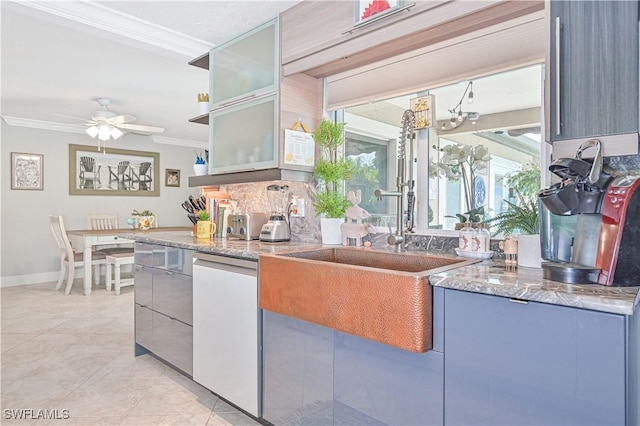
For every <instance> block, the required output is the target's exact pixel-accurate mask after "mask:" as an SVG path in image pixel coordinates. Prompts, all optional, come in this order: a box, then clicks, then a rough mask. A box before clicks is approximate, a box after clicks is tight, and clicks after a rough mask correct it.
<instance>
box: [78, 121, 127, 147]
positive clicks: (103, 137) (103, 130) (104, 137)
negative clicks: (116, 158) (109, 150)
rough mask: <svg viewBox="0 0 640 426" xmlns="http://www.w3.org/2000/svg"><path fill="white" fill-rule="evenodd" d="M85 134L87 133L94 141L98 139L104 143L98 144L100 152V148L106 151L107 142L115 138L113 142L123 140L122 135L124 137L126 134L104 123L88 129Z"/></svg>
mask: <svg viewBox="0 0 640 426" xmlns="http://www.w3.org/2000/svg"><path fill="white" fill-rule="evenodd" d="M85 132H87V134H88V135H89V136H91V137H92V138H94V139H96V138H98V140H99V141H102V142H104V143H102V144H101V143H99V142H98V151H100V148H101V147H102V151H103V152H104V151H105V149H106V142H107V141H108V140H109V139H111V138H113V140H116V139H119V138H121V137H122V135H124V132H123V131H122V130H120V129H118V128H117V127H115V126H113V125H111V124H107V123H102V124H98V125H93V126H90V127H87V128H86V129H85Z"/></svg>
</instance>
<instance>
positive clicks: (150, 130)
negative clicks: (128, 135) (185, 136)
mask: <svg viewBox="0 0 640 426" xmlns="http://www.w3.org/2000/svg"><path fill="white" fill-rule="evenodd" d="M116 127H118V128H120V129H124V130H130V131H134V132H136V131H137V132H147V133H162V132H164V127H153V126H142V125H138V124H118V125H117V126H116Z"/></svg>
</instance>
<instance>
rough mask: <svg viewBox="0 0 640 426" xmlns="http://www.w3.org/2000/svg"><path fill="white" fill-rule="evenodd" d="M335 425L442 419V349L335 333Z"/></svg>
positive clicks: (436, 421) (432, 422) (437, 422)
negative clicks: (415, 349)
mask: <svg viewBox="0 0 640 426" xmlns="http://www.w3.org/2000/svg"><path fill="white" fill-rule="evenodd" d="M334 356H335V359H334V363H335V383H334V395H335V401H334V419H335V424H338V425H382V424H389V425H441V424H442V422H443V400H442V386H443V369H444V355H443V354H442V353H441V352H436V351H428V352H425V353H414V352H409V351H405V350H402V349H398V348H394V347H392V346H388V345H383V344H381V343H377V342H373V341H371V340H366V339H363V338H361V337H357V336H353V335H350V334H345V333H340V332H336V333H335V352H334Z"/></svg>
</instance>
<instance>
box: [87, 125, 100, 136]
mask: <svg viewBox="0 0 640 426" xmlns="http://www.w3.org/2000/svg"><path fill="white" fill-rule="evenodd" d="M84 131H85V132H87V134H88V135H89V136H91V137H92V138H94V139H95V138H96V136H98V133H99V130H98V128H97V127H96V126H91V127H87V128H86V129H85V130H84Z"/></svg>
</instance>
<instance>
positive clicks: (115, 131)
mask: <svg viewBox="0 0 640 426" xmlns="http://www.w3.org/2000/svg"><path fill="white" fill-rule="evenodd" d="M122 135H124V132H123V131H121V130H120V129H118V128H117V127H115V126H112V127H111V137H112V138H113V139H114V140H116V139H119V138H120V137H121V136H122Z"/></svg>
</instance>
